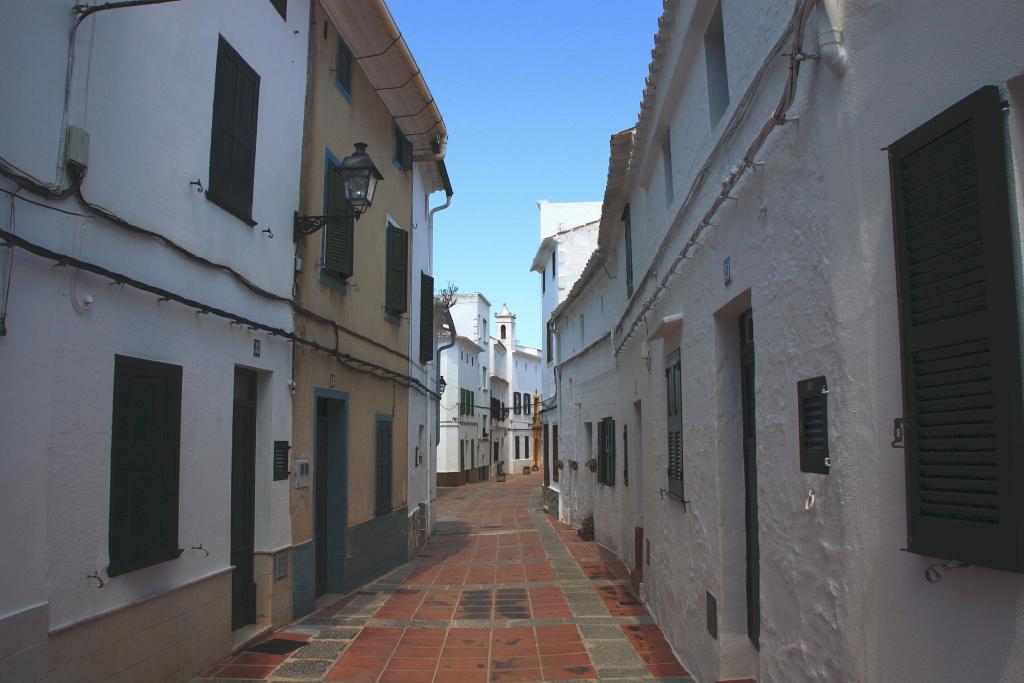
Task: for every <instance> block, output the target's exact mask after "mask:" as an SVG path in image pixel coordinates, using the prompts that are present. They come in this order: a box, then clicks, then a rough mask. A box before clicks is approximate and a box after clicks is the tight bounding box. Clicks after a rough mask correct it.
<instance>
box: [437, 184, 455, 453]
mask: <svg viewBox="0 0 1024 683" xmlns="http://www.w3.org/2000/svg"><path fill="white" fill-rule="evenodd" d="M449 199H451V197H449ZM444 317H445V321H446V322H447V323H448V329H449V330H451V337H450V339H451V341H449V342H448V343H447V344H444V345H442V346H439V347H437V367H435V368H434V387H435V388H440V386H441V352H442V351H444V350H445V349H450V348H451V347H453V346H455V321H454V320H452V313H451V311H449V310H448V309H447V308H446V309H444ZM435 412H436V413H437V417H436V419H435V421H434V424H435V426H436V428H437V430H436V432H435V440H434V445H435V446H438V445H440V444H441V392H440V391H439V392H438V394H437V410H436V411H435Z"/></svg>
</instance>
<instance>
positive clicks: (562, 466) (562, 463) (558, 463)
mask: <svg viewBox="0 0 1024 683" xmlns="http://www.w3.org/2000/svg"><path fill="white" fill-rule="evenodd" d="M555 467H557V468H558V469H560V470H564V469H565V462H564V461H562V460H559V461H558V462H556V463H555Z"/></svg>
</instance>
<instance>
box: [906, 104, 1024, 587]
mask: <svg viewBox="0 0 1024 683" xmlns="http://www.w3.org/2000/svg"><path fill="white" fill-rule="evenodd" d="M1001 109H1002V103H1001V102H1000V95H999V90H998V89H997V88H996V87H995V86H986V87H984V88H981V89H980V90H978V91H976V92H974V93H973V94H971V95H969V96H968V97H966V98H965V99H963V100H961V101H960V102H957V103H956V104H954V105H953V106H952V107H950V108H949V109H946V110H945V111H943V112H941V113H940V114H938V115H937V116H936V117H934V118H933V119H931V120H930V121H928V122H926V123H924V124H923V125H922V126H920V127H919V128H917V129H916V130H913V131H911V132H910V133H908V134H907V135H906V136H904V137H902V138H900V139H899V140H897V141H896V142H894V143H893V144H891V145H890V146H889V148H888V150H889V169H890V180H891V183H892V197H893V207H892V208H893V230H894V233H895V234H894V237H895V252H896V264H897V269H896V270H897V277H896V282H897V288H898V299H897V300H898V302H899V304H900V305H899V319H900V347H901V351H902V360H903V380H904V382H905V384H904V387H903V404H904V408H903V409H904V412H903V415H904V416H905V418H906V420H907V422H906V431H905V435H906V436H905V451H904V455H905V457H906V472H907V482H906V485H907V503H908V504H907V515H908V519H907V534H908V549H909V550H910V551H911V552H914V553H918V554H921V555H927V556H929V557H936V558H940V559H944V560H959V561H962V562H966V563H969V564H972V565H976V566H981V567H989V568H993V569H1003V570H1008V571H1016V572H1021V571H1024V552H1022V550H1024V549H1022V546H1021V544H1022V539H1024V535H1022V533H1021V524H1022V523H1024V491H1022V490H1021V488H1020V484H1021V482H1022V481H1024V480H1022V479H1021V478H1020V476H1019V475H1018V468H1019V467H1020V461H1019V455H1020V453H1021V451H1022V447H1024V421H1022V420H1021V419H1020V416H1021V413H1022V410H1024V408H1022V404H1024V397H1022V394H1021V366H1020V338H1019V337H1020V335H1019V328H1018V310H1019V308H1018V307H1019V301H1018V300H1017V296H1016V290H1015V288H1014V286H1013V284H1012V283H1013V282H1014V281H1015V275H1014V266H1013V254H1014V252H1015V249H1016V247H1015V246H1014V244H1015V241H1014V227H1013V222H1012V220H1011V210H1010V199H1009V197H1010V194H1009V188H1008V184H1007V162H1006V152H1005V149H1004V144H1005V143H1004V137H1003V136H1004V131H1003V113H1002V111H1001ZM939 408H941V410H940V409H939Z"/></svg>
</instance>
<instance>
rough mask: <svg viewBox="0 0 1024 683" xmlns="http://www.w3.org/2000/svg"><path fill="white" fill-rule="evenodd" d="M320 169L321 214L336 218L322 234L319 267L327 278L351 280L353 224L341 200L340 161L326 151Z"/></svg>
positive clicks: (342, 187)
mask: <svg viewBox="0 0 1024 683" xmlns="http://www.w3.org/2000/svg"><path fill="white" fill-rule="evenodd" d="M326 157H327V158H326V162H325V167H324V215H327V216H336V217H338V218H337V219H335V220H334V221H332V222H331V223H329V224H328V225H327V226H325V227H324V231H323V243H322V246H321V249H322V251H323V259H322V261H321V264H320V265H321V268H322V269H323V271H324V272H325V273H327V274H328V275H329V276H331V277H335V278H338V279H339V280H342V281H344V280H347V279H348V278H350V277H352V274H353V269H352V261H353V254H354V250H355V221H354V220H353V218H352V212H351V211H350V210H349V205H348V202H347V201H346V200H345V188H344V185H343V183H342V181H341V162H340V161H338V159H337V157H335V156H334V155H333V154H331V153H330V152H329V151H328V152H327V153H326Z"/></svg>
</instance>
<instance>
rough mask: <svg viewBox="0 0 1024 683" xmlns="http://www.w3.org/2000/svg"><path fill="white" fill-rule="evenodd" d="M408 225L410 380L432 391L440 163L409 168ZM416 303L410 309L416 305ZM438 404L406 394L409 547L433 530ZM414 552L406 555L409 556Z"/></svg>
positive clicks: (443, 175) (448, 191)
mask: <svg viewBox="0 0 1024 683" xmlns="http://www.w3.org/2000/svg"><path fill="white" fill-rule="evenodd" d="M412 182H413V188H412V196H413V201H412V225H413V230H412V234H411V238H410V242H411V244H410V247H411V249H410V253H411V267H410V269H409V273H410V293H409V300H410V301H411V302H413V303H414V305H412V306H410V307H409V349H410V354H409V355H410V360H409V376H410V377H413V378H415V379H417V380H419V381H420V382H422V383H423V384H424V385H426V386H427V387H428V388H429V389H430V390H431V391H436V390H437V376H438V367H437V366H438V365H439V363H438V359H437V358H436V355H437V336H438V335H437V331H438V327H439V324H440V322H441V321H440V320H438V319H437V316H436V314H435V316H434V320H433V324H427V325H423V324H421V320H420V317H421V316H422V315H423V314H424V312H425V311H428V310H430V311H433V310H434V308H435V303H434V289H435V287H434V277H433V272H434V216H436V215H437V213H438V212H440V211H443V210H444V209H446V208H448V206H449V204H450V203H451V198H452V185H451V181H450V180H449V178H448V171H447V168H446V167H445V164H444V161H436V162H435V161H424V162H416V163H415V164H413V181H412ZM438 191H444V193H445V197H446V200H445V202H444V203H442V204H438V205H437V206H434V207H433V208H431V207H430V196H431V195H432V194H433V193H435V192H438ZM417 302H418V303H419V304H420V305H418V306H417V305H415V304H416V303H417ZM438 405H439V404H438V402H437V401H435V400H432V399H431V398H429V397H428V396H426V395H425V394H423V393H421V392H418V391H410V392H409V430H408V431H409V433H408V439H409V450H408V453H409V457H408V477H409V484H408V485H409V488H408V508H409V516H410V518H413V517H415V522H416V523H415V524H410V527H409V528H410V530H413V529H417V530H419V531H421V533H419V534H412V533H410V544H411V545H413V546H414V548H413V549H416V548H418V547H419V546H420V545H422V544H423V543H424V542H425V541H426V537H427V536H429V534H430V533H431V532H432V531H433V528H434V522H435V520H436V516H437V510H436V509H435V508H434V503H435V502H436V501H437V446H438V439H437V436H436V435H435V431H436V426H435V425H436V424H437V419H438V410H439V408H438ZM412 556H413V553H412V552H410V557H412Z"/></svg>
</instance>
